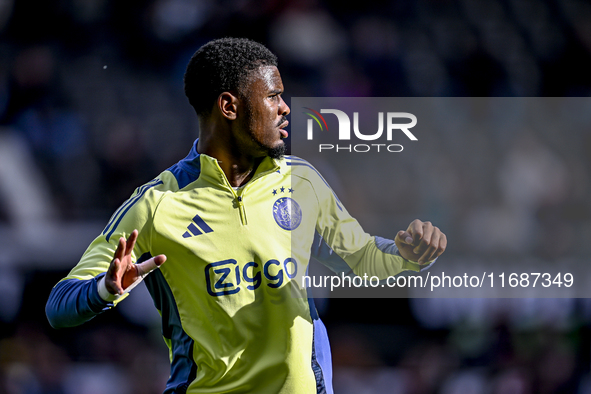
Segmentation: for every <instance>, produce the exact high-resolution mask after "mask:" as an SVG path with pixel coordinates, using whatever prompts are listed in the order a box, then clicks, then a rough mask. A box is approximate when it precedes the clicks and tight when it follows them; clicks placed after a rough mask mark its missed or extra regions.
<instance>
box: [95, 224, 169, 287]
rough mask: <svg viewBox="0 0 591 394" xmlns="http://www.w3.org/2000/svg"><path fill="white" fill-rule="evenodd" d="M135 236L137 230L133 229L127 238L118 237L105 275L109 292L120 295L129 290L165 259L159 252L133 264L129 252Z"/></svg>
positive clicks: (131, 249) (135, 238)
mask: <svg viewBox="0 0 591 394" xmlns="http://www.w3.org/2000/svg"><path fill="white" fill-rule="evenodd" d="M137 237H138V231H137V230H133V232H132V233H131V234H130V235H129V238H127V240H126V239H125V238H123V237H121V238H119V245H117V250H116V251H115V256H114V258H113V261H111V265H110V266H109V269H108V270H107V274H106V275H105V287H106V288H107V290H108V291H109V293H111V294H119V295H121V294H123V293H124V292H125V291H129V290H131V289H132V288H133V287H134V286H135V284H136V283H139V282H140V281H141V279H143V278H144V277H145V276H146V275H148V274H149V273H150V272H152V271H153V270H155V269H156V268H158V267H159V266H160V265H162V264H163V263H164V262H165V261H166V256H165V255H163V254H161V255H158V256H155V257H152V258H151V259H149V260H146V261H144V262H142V263H139V264H134V263H133V262H132V260H131V252H132V251H133V247H134V246H135V241H136V240H137Z"/></svg>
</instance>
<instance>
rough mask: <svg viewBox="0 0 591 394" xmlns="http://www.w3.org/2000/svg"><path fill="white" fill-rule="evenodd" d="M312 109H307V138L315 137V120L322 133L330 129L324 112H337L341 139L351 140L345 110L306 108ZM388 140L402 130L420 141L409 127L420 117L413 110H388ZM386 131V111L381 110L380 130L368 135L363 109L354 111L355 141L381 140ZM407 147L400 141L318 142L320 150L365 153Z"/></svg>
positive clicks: (394, 151) (398, 150) (394, 150)
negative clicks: (363, 124)
mask: <svg viewBox="0 0 591 394" xmlns="http://www.w3.org/2000/svg"><path fill="white" fill-rule="evenodd" d="M304 108H305V109H307V110H308V111H310V112H304V113H305V114H306V115H308V116H310V119H308V123H307V138H308V140H313V139H314V128H315V127H314V121H316V124H317V125H318V127H316V129H318V128H319V129H320V132H324V131H325V129H326V132H328V125H327V123H326V119H324V116H322V114H333V115H335V116H336V117H337V121H338V123H339V130H338V139H339V141H351V140H352V136H351V119H350V118H349V115H347V114H346V113H345V112H344V111H341V110H339V109H321V110H320V112H318V111H316V110H314V109H312V108H308V107H304ZM385 118H386V141H388V142H390V141H392V136H393V135H394V132H398V131H401V132H402V133H404V135H405V136H406V137H408V139H409V140H411V141H417V140H418V139H417V137H415V135H414V134H413V133H411V132H410V130H409V129H411V128H413V127H414V126H416V124H417V117H416V116H414V115H413V114H411V113H409V112H386V115H385ZM401 119H406V120H410V122H407V123H399V122H400V120H401ZM383 134H384V112H378V131H376V132H375V133H373V134H372V133H370V134H364V133H362V132H361V131H360V130H359V112H353V135H354V136H353V140H355V139H357V140H361V141H377V140H379V139H380V138H381V139H382V141H383V140H384V139H383V138H382V135H383ZM403 149H404V147H403V146H402V145H400V144H386V143H372V144H367V143H365V144H348V145H347V144H336V145H335V144H318V151H319V152H326V151H334V152H359V153H365V152H370V151H376V152H393V153H397V152H402V150H403Z"/></svg>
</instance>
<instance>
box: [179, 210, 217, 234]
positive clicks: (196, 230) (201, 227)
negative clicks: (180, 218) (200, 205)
mask: <svg viewBox="0 0 591 394" xmlns="http://www.w3.org/2000/svg"><path fill="white" fill-rule="evenodd" d="M212 232H213V230H212V229H211V227H209V226H208V225H207V223H205V221H204V220H203V219H201V216H199V215H195V217H194V218H193V221H192V222H191V223H189V225H188V226H187V231H185V233H184V234H183V238H191V237H193V236H197V235H201V234H204V233H205V234H207V233H212Z"/></svg>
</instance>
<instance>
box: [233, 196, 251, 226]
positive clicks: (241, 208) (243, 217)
mask: <svg viewBox="0 0 591 394" xmlns="http://www.w3.org/2000/svg"><path fill="white" fill-rule="evenodd" d="M236 203H237V204H238V210H239V211H240V221H241V222H242V224H243V225H244V226H246V225H247V223H248V222H247V221H246V210H245V209H244V204H243V202H242V196H238V195H237V196H236Z"/></svg>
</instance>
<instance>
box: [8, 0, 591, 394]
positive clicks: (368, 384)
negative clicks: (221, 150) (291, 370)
mask: <svg viewBox="0 0 591 394" xmlns="http://www.w3.org/2000/svg"><path fill="white" fill-rule="evenodd" d="M221 36H246V37H250V38H253V39H255V40H258V41H260V42H262V43H265V44H266V45H268V46H269V47H270V48H271V49H272V50H273V51H275V52H276V53H277V54H278V55H279V59H280V70H281V73H282V76H283V79H284V83H285V86H286V94H285V96H286V101H287V102H288V103H289V98H290V97H306V96H342V97H356V96H378V97H379V96H384V97H389V96H402V97H407V96H417V97H429V96H436V97H440V96H441V97H444V96H507V97H531V96H552V97H556V104H557V106H559V107H560V108H562V110H563V112H564V113H566V117H567V118H569V119H572V122H571V123H568V124H566V125H565V128H567V129H565V130H556V132H555V133H551V134H540V133H537V132H536V131H535V130H521V129H519V127H518V126H519V124H517V125H513V128H511V129H508V132H507V133H506V134H504V135H501V136H499V135H494V134H492V133H490V132H487V130H486V129H482V130H480V129H478V128H475V129H472V130H463V132H464V133H465V135H466V136H467V137H468V138H457V135H454V134H453V130H447V129H442V130H441V131H440V132H441V133H449V135H448V134H446V135H444V136H442V137H441V138H443V139H445V138H449V139H450V140H451V141H453V143H454V144H453V146H450V145H449V144H448V145H441V146H434V147H433V152H432V156H430V157H431V161H430V162H429V163H432V164H436V165H434V166H433V171H431V172H429V171H427V170H428V169H425V168H423V169H420V171H425V172H423V173H429V176H425V177H421V181H420V182H419V183H415V182H413V179H415V178H413V177H412V174H413V173H412V171H413V168H414V167H413V163H408V168H406V170H408V171H404V170H405V168H402V169H400V171H399V172H400V174H401V175H400V176H401V177H402V180H401V184H403V185H405V192H404V193H403V194H402V193H401V195H400V196H390V197H392V198H395V199H396V201H397V202H398V204H399V205H398V206H399V207H401V208H400V211H401V213H400V215H398V216H397V215H396V214H395V213H394V215H393V217H391V218H390V221H391V223H394V224H397V223H406V219H407V217H420V218H426V217H428V218H437V220H435V219H434V221H438V223H440V224H441V227H442V228H443V229H444V231H445V232H446V233H447V234H448V235H449V239H450V240H451V241H450V249H449V250H448V252H447V253H446V256H445V258H444V260H445V261H454V259H460V258H461V259H464V260H466V261H471V260H470V259H472V260H474V259H482V258H483V256H486V257H487V258H489V257H491V256H492V258H498V259H504V260H508V261H515V262H516V263H518V262H519V261H522V260H524V259H532V258H534V259H541V260H549V261H553V260H557V259H560V258H564V257H565V256H568V257H569V258H574V259H579V260H580V262H581V264H588V261H589V260H588V256H589V253H590V252H591V242H589V239H591V210H590V208H591V206H590V205H591V185H590V184H589V179H590V177H589V168H590V165H591V162H590V160H591V159H590V157H591V133H590V131H591V129H590V128H589V126H588V125H589V119H585V117H587V118H589V115H590V114H591V111H590V109H591V108H588V107H587V106H586V105H584V104H585V103H588V100H587V101H585V100H582V101H581V100H577V99H573V98H572V97H586V96H588V95H589V93H590V92H591V72H590V70H591V3H589V2H588V1H584V0H417V1H414V0H401V1H396V0H394V1H388V0H380V1H365V2H352V3H348V4H345V3H344V2H341V1H328V0H327V1H314V0H305V1H274V0H262V1H253V0H231V1H230V0H226V1H213V0H149V1H137V0H136V1H133V0H129V1H115V0H62V1H40V0H20V1H18V2H17V1H14V0H0V125H1V127H0V394H4V393H7V394H16V393H22V394H49V393H51V394H62V393H63V394H73V393H76V394H95V393H100V394H102V393H111V394H152V393H154V394H156V393H161V392H162V390H163V388H164V384H165V382H166V379H167V376H168V371H169V367H168V362H167V361H168V359H167V349H166V347H165V345H164V343H163V341H162V339H161V337H160V324H159V319H158V314H157V313H156V312H155V310H154V308H153V306H152V303H151V300H150V299H149V297H148V295H147V292H146V291H144V290H143V289H141V290H136V291H134V293H133V296H132V297H130V299H129V300H127V301H126V302H124V303H122V304H121V306H120V307H118V308H117V309H116V310H114V311H111V312H110V313H106V314H103V315H101V316H100V317H98V318H96V319H94V320H93V321H91V322H90V323H88V324H86V325H84V326H82V327H79V328H76V329H67V330H52V329H51V328H50V327H49V325H48V323H47V321H46V319H45V315H44V306H45V301H46V299H47V296H48V294H49V292H50V290H51V287H52V286H53V285H54V284H55V283H56V282H57V281H58V280H59V279H60V278H62V277H63V276H64V275H65V274H66V273H67V272H68V270H69V269H70V268H71V267H72V266H74V265H75V264H76V262H77V259H78V257H79V256H80V255H81V253H82V252H83V251H84V249H85V247H86V246H87V245H88V244H89V242H90V241H91V240H92V239H93V238H94V236H96V235H97V234H98V233H99V232H100V231H101V229H102V228H103V226H104V224H105V223H106V222H107V220H108V218H109V216H110V215H111V213H112V212H113V211H114V210H115V209H116V208H117V207H118V205H119V204H120V203H121V202H122V201H123V200H125V199H126V198H127V197H128V196H129V195H130V194H131V193H132V192H133V189H134V188H135V187H136V186H137V185H140V184H142V183H143V182H146V181H148V180H150V179H151V178H152V177H153V176H154V175H156V174H157V173H158V172H159V171H160V170H162V169H165V168H167V167H168V166H170V165H171V164H173V163H174V162H176V161H177V160H178V159H180V158H182V157H184V156H185V154H186V152H187V151H188V149H189V146H190V144H191V142H192V141H193V140H194V138H195V137H196V135H197V122H196V118H195V116H194V114H193V111H192V109H191V107H190V106H189V105H188V103H187V102H186V99H185V98H184V95H183V91H182V75H183V73H184V67H185V65H186V63H187V61H188V59H189V57H190V56H191V55H192V53H193V52H194V51H195V49H196V48H197V47H199V46H200V45H201V44H203V43H205V42H206V41H208V40H210V39H212V38H217V37H221ZM568 97H571V98H568ZM581 103H582V104H583V105H582V104H581ZM500 110H501V111H502V110H505V109H503V108H501V109H500ZM506 110H509V108H507V109H506ZM404 174H406V175H404ZM409 174H410V175H409ZM373 175H374V176H375V181H376V182H379V181H380V179H381V178H380V177H382V176H383V174H380V173H379V172H376V173H375V174H373ZM405 176H406V178H404V177H405ZM341 187H342V191H341V192H340V193H339V194H340V195H341V197H342V199H343V200H344V202H345V205H347V206H350V205H351V204H353V205H354V206H355V207H361V208H356V209H362V207H364V206H365V207H368V206H369V207H371V203H368V202H364V201H363V196H361V195H360V194H359V193H356V192H355V190H354V188H351V189H347V183H346V180H342V179H341ZM347 199H349V201H351V202H350V203H349V204H348V203H347V202H348V201H347ZM350 210H352V209H350ZM352 211H353V210H352ZM515 212H518V213H519V215H515V214H514V213H515ZM519 229H520V230H519ZM479 230H482V232H480V231H479ZM499 251H502V252H499ZM442 263H443V262H442ZM322 314H323V318H324V321H325V323H326V324H327V326H328V330H329V334H330V337H331V340H332V347H333V359H334V367H335V391H336V393H338V394H349V393H351V394H353V393H354V394H369V393H412V394H427V393H441V394H456V393H457V394H459V393H462V394H466V393H468V394H472V393H474V394H477V393H484V394H497V393H498V394H501V393H503V394H505V393H510V394H521V393H523V394H527V393H581V394H584V393H591V374H590V363H591V303H589V301H588V300H586V299H578V300H576V299H559V300H553V299H526V300H518V299H513V300H512V299H494V300H483V299H449V300H408V299H391V300H371V299H370V300H367V299H365V300H339V299H331V300H327V301H324V302H323V303H322Z"/></svg>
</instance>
